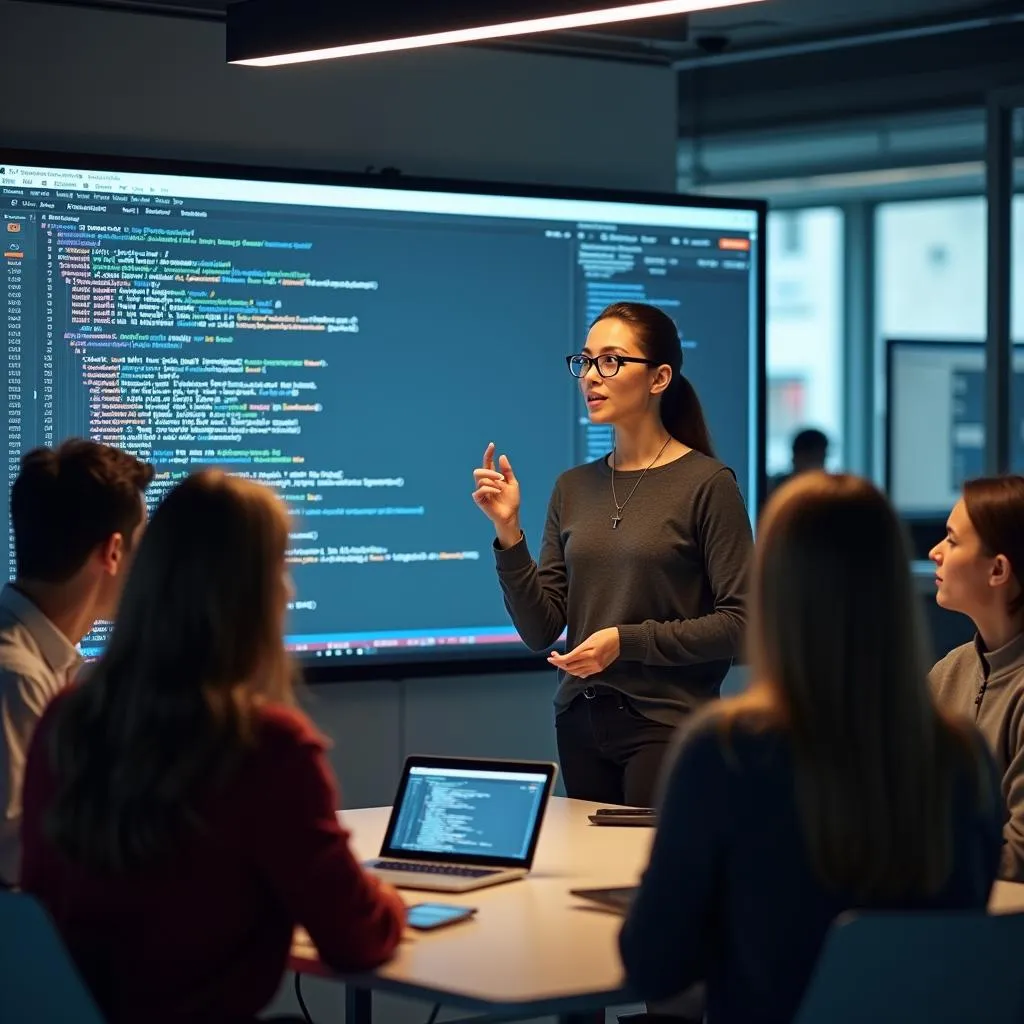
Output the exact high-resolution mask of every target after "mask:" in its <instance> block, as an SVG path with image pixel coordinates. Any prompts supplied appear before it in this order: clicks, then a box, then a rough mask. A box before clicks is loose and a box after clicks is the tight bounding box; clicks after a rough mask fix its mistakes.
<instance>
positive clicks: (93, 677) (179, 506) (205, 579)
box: [21, 470, 405, 1024]
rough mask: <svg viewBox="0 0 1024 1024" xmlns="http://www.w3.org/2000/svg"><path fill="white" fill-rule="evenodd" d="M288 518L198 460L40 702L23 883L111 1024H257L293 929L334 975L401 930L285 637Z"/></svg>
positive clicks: (259, 492)
mask: <svg viewBox="0 0 1024 1024" xmlns="http://www.w3.org/2000/svg"><path fill="white" fill-rule="evenodd" d="M287 544H288V516H287V512H286V510H285V507H284V505H283V503H282V502H281V501H280V500H279V499H278V498H277V497H276V496H275V495H274V494H273V492H271V491H270V490H268V489H267V488H265V487H262V486H260V485H258V484H255V483H252V482H249V481H246V480H242V479H240V478H237V477H231V476H227V475H226V474H224V473H221V472H217V471H212V470H208V471H204V472H201V473H198V474H196V475H195V476H192V477H189V478H188V479H187V480H185V481H184V482H183V483H181V484H179V485H178V486H177V487H176V488H175V489H174V490H173V491H171V493H170V494H169V495H168V496H167V498H166V499H165V500H164V501H163V503H162V504H161V505H160V507H159V508H158V509H157V511H156V513H155V514H154V516H153V520H152V523H151V524H150V525H149V527H148V529H147V530H146V532H145V534H144V536H143V539H142V541H141V544H140V545H139V549H138V553H137V555H136V559H135V564H134V565H133V567H132V569H131V572H130V574H129V578H128V581H127V584H126V588H125V592H124V598H123V601H122V604H121V610H120V614H119V617H118V621H117V624H116V625H115V627H114V631H113V635H112V636H111V639H110V643H109V646H108V647H107V649H106V651H105V653H104V655H103V657H102V658H101V659H100V660H99V662H98V663H97V664H96V666H95V668H94V670H93V671H92V672H91V673H89V675H88V679H87V681H86V682H85V683H84V684H83V685H81V686H78V687H77V688H73V689H71V690H69V691H66V692H65V693H64V694H62V695H61V696H60V697H58V698H57V699H56V700H55V701H54V702H53V704H52V705H51V706H50V708H49V709H48V711H47V713H46V715H45V716H44V718H43V721H42V722H41V723H40V726H39V728H38V730H37V732H36V735H35V738H34V741H33V745H32V748H31V751H30V754H29V759H28V766H27V770H26V777H25V787H24V818H23V826H22V836H23V854H22V858H23V859H22V872H21V877H22V884H23V886H24V888H25V889H26V890H27V891H28V892H31V893H33V894H35V895H36V896H37V897H38V898H39V899H40V900H41V901H42V903H43V904H44V905H45V907H46V908H47V910H48V911H49V912H50V914H51V915H52V917H53V918H54V920H55V921H56V924H57V927H58V929H59V930H60V932H61V935H62V936H63V938H64V941H65V942H66V944H67V946H68V948H69V950H70V952H71V954H72V956H73V957H74V959H75V961H76V963H77V964H78V967H79V969H80V970H81V972H82V975H83V977H84V978H85V981H86V983H87V984H88V986H89V987H90V989H91V990H92V993H93V995H94V996H95V998H96V1001H97V1003H98V1004H99V1006H100V1008H101V1009H102V1010H103V1012H104V1013H105V1014H106V1017H107V1019H108V1020H109V1021H110V1022H111V1024H121V1022H129V1021H131V1022H133V1024H134V1022H138V1021H146V1022H147V1024H171V1022H175V1024H182V1022H186V1021H187V1022H189V1024H207V1022H209V1024H234V1022H243V1021H251V1020H253V1018H254V1017H255V1016H256V1014H258V1013H259V1011H260V1010H261V1009H262V1008H263V1007H264V1006H265V1005H266V1004H267V1003H268V1002H269V1000H270V999H271V997H272V996H273V995H274V993H275V991H276V990H277V987H278V985H279V984H280V981H281V978H282V975H283V974H284V971H285V967H286V963H287V958H288V951H289V948H290V943H291V939H292V932H293V929H294V928H295V926H296V925H297V924H298V925H303V926H304V927H305V928H306V929H307V930H308V932H309V934H310V936H311V937H312V939H313V941H314V942H315V943H316V946H317V948H318V950H319V952H320V956H321V958H322V960H323V961H324V962H325V963H326V964H328V965H329V966H330V967H332V968H335V969H337V970H345V971H351V970H362V969H368V968H372V967H374V966H376V965H378V964H380V963H381V962H383V961H384V960H386V959H387V958H388V957H390V956H391V954H392V953H393V951H394V950H395V947H396V946H397V944H398V942H399V939H400V938H401V933H402V927H403V924H404V916H405V912H404V908H403V905H402V902H401V900H400V899H399V897H398V895H397V893H395V892H394V890H392V889H390V888H388V887H387V886H385V885H382V884H381V883H379V882H378V881H376V880H375V879H374V878H372V877H370V876H369V875H367V874H366V873H364V871H363V870H362V869H361V867H360V866H359V864H358V862H357V861H356V860H355V858H354V857H353V854H352V852H351V850H350V849H349V845H348V834H347V833H346V832H345V831H344V829H343V828H341V827H340V826H339V824H338V820H337V817H336V815H335V809H336V807H337V806H338V795H337V791H336V788H335V785H334V782H333V779H332V776H331V771H330V768H329V766H328V763H327V760H326V758H325V756H324V748H325V743H324V740H323V739H322V738H321V737H320V736H319V735H318V734H317V733H316V731H315V730H314V728H313V727H312V725H311V724H310V722H309V721H308V719H307V718H306V717H305V716H304V715H303V714H302V713H301V712H299V711H298V710H297V709H296V708H295V707H294V706H293V704H294V701H293V693H292V678H293V670H292V668H291V665H290V663H289V658H288V655H287V653H286V651H285V647H284V619H285V608H286V605H287V602H288V600H289V598H290V596H291V589H290V583H289V580H288V576H287V572H286V567H285V550H286V547H287Z"/></svg>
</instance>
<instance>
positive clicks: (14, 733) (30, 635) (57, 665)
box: [0, 583, 82, 885]
mask: <svg viewBox="0 0 1024 1024" xmlns="http://www.w3.org/2000/svg"><path fill="white" fill-rule="evenodd" d="M81 663H82V657H81V655H80V654H79V653H78V650H77V649H76V648H75V646H74V644H72V643H71V641H70V640H68V638H67V637H66V636H65V635H64V634H63V633H62V632H61V631H60V630H59V629H58V628H57V627H56V626H55V625H54V624H53V623H52V622H51V621H50V620H49V619H48V618H47V617H46V616H45V615H44V614H43V613H42V612H41V611H40V610H39V609H38V608H37V607H36V606H35V605H34V604H33V603H32V602H31V601H30V600H29V599H28V598H27V597H26V596H25V595H24V594H22V593H21V592H20V591H19V590H17V589H16V588H15V587H14V586H12V585H11V584H10V583H8V584H7V585H6V586H5V587H4V588H3V590H0V881H3V882H5V883H6V884H8V885H12V884H15V883H16V882H17V880H18V870H19V860H20V847H21V844H20V830H21V785H22V780H23V779H24V777H25V760H26V758H27V757H28V748H29V744H30V743H31V742H32V734H33V733H34V732H35V728H36V725H37V724H38V723H39V719H40V718H42V717H43V712H44V711H45V710H46V707H47V705H48V704H49V703H50V701H51V700H53V698H54V697H55V696H56V695H57V694H58V693H59V692H60V691H61V690H62V689H63V688H64V687H65V686H66V685H67V683H68V682H69V681H70V679H71V678H72V677H73V676H74V674H75V672H76V671H77V670H78V667H79V665H81Z"/></svg>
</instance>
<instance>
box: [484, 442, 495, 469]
mask: <svg viewBox="0 0 1024 1024" xmlns="http://www.w3.org/2000/svg"><path fill="white" fill-rule="evenodd" d="M484 469H494V442H493V441H491V442H490V444H488V445H487V447H486V448H485V449H484Z"/></svg>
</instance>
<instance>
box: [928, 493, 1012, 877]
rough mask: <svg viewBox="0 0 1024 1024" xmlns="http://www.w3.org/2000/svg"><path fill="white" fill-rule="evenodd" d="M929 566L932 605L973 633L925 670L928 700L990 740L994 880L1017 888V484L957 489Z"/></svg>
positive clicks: (933, 549)
mask: <svg viewBox="0 0 1024 1024" xmlns="http://www.w3.org/2000/svg"><path fill="white" fill-rule="evenodd" d="M930 557H931V559H932V561H933V562H934V563H935V584H936V588H935V600H936V602H937V603H938V604H939V606H940V607H942V608H946V609H948V610H949V611H954V612H960V613H961V614H963V615H966V616H967V617H968V618H969V619H970V620H971V621H972V622H973V623H974V626H975V628H976V629H977V633H976V635H975V637H974V640H973V641H972V642H971V643H967V644H964V645H963V646H961V647H957V648H956V649H955V650H953V651H951V652H950V653H949V654H947V655H946V657H945V658H943V659H942V660H941V661H940V662H939V663H938V664H937V665H936V666H935V667H934V668H933V669H932V673H931V683H932V687H933V690H934V693H935V698H936V700H937V701H938V702H939V704H941V705H942V707H944V708H946V709H947V710H948V711H951V712H955V713H957V714H961V715H965V716H966V717H968V718H969V719H971V720H972V721H973V722H974V723H975V724H976V725H977V727H978V728H979V729H980V730H981V732H982V734H983V735H984V736H985V739H986V740H988V743H989V747H990V748H991V750H992V753H993V755H994V757H995V761H996V766H997V768H998V769H999V772H1000V774H1001V776H1002V790H1003V801H1004V803H1005V806H1006V822H1005V824H1004V826H1003V857H1002V862H1001V865H1000V869H999V874H1000V877H1002V878H1005V879H1008V880H1009V881H1013V882H1024V591H1022V587H1021V582H1022V578H1024V577H1022V574H1024V477H1020V476H1003V477H988V478H983V479H980V480H971V481H968V482H967V483H966V484H964V488H963V496H962V497H961V499H960V500H959V501H958V502H957V503H956V505H955V506H954V508H953V510H952V512H951V513H950V515H949V519H948V521H947V522H946V537H945V539H944V540H942V541H940V542H939V543H938V544H936V545H935V547H934V548H932V550H931V552H930Z"/></svg>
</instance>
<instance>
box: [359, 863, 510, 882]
mask: <svg viewBox="0 0 1024 1024" xmlns="http://www.w3.org/2000/svg"><path fill="white" fill-rule="evenodd" d="M374 867H376V868H382V869H386V870H388V871H413V872H416V873H417V874H421V875H450V876H451V877H453V878H486V877H487V876H488V875H496V874H498V872H497V871H496V870H495V869H494V868H460V867H456V866H455V865H453V864H414V863H410V862H409V861H405V860H378V861H376V862H375V863H374Z"/></svg>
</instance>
